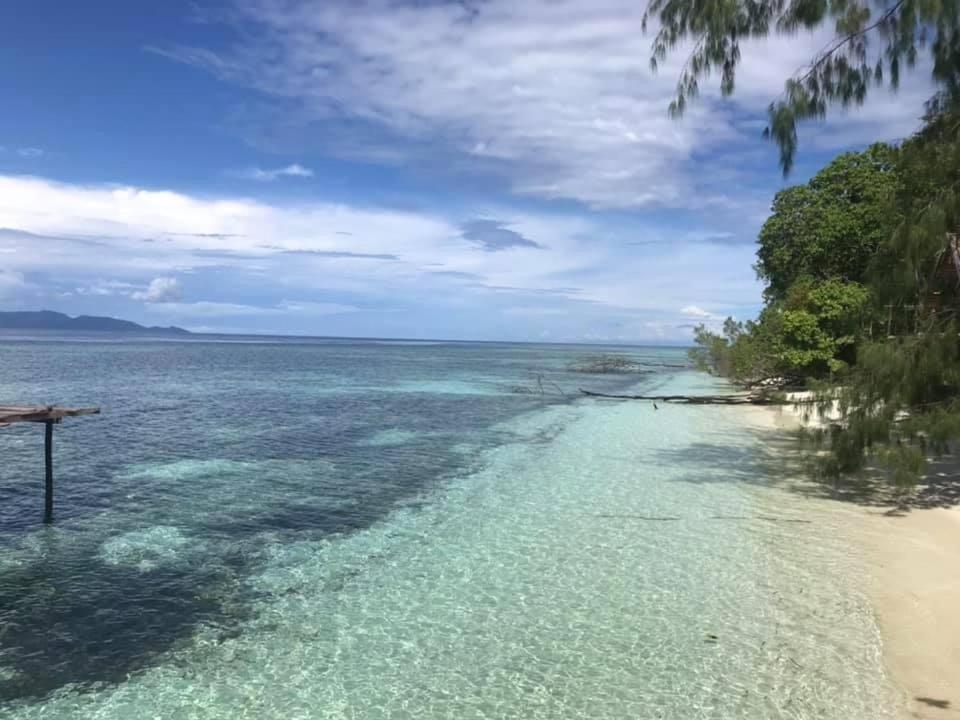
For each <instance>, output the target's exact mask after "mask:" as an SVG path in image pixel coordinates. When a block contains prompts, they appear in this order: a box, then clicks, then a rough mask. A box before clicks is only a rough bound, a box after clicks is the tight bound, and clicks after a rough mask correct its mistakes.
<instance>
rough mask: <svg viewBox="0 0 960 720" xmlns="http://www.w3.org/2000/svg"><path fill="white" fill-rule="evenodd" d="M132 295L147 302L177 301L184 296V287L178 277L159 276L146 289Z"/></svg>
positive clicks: (135, 298)
mask: <svg viewBox="0 0 960 720" xmlns="http://www.w3.org/2000/svg"><path fill="white" fill-rule="evenodd" d="M130 297H131V298H133V299H134V300H142V301H143V302H145V303H175V302H177V301H179V300H180V299H181V298H182V297H183V288H182V287H181V286H180V281H179V280H177V279H176V278H172V277H158V278H154V279H153V280H151V281H150V285H149V286H147V289H146V290H140V291H137V292H134V293H132V294H131V295H130Z"/></svg>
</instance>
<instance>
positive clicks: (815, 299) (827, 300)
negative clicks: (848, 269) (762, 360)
mask: <svg viewBox="0 0 960 720" xmlns="http://www.w3.org/2000/svg"><path fill="white" fill-rule="evenodd" d="M869 299H870V292H869V290H867V289H866V288H865V287H864V286H862V285H860V284H858V283H845V282H842V281H840V280H828V281H825V282H823V283H814V282H811V281H806V280H805V281H802V282H799V283H797V284H796V285H794V286H793V287H791V288H790V291H789V293H788V295H787V297H786V299H785V300H784V301H782V302H781V303H778V304H776V305H773V306H771V307H768V308H767V309H766V310H765V311H764V313H763V314H762V315H761V318H760V325H761V326H763V335H764V336H765V337H766V342H765V345H766V347H767V348H768V352H770V354H772V356H773V358H774V360H775V364H776V367H777V368H778V369H779V370H780V371H781V372H782V373H784V374H789V375H802V376H807V377H824V376H826V375H829V374H831V373H836V372H839V371H840V370H843V369H844V368H846V367H847V365H848V363H849V362H850V361H851V360H852V359H853V356H854V353H855V351H854V345H855V343H856V340H857V335H858V332H859V330H860V326H861V324H862V319H863V315H864V312H865V310H866V308H867V306H868V302H869Z"/></svg>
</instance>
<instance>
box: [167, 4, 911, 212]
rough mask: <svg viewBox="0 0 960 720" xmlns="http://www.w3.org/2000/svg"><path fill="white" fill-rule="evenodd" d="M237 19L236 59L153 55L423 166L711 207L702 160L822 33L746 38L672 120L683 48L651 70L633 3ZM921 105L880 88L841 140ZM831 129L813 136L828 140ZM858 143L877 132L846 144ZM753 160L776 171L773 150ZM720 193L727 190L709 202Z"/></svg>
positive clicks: (559, 193) (886, 126) (289, 8)
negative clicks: (360, 129) (387, 139)
mask: <svg viewBox="0 0 960 720" xmlns="http://www.w3.org/2000/svg"><path fill="white" fill-rule="evenodd" d="M237 9H238V13H239V15H240V17H242V18H244V19H245V20H246V21H248V22H250V23H252V24H253V25H254V28H255V32H247V33H244V34H243V35H242V36H241V37H242V38H243V39H242V40H241V41H239V42H238V44H237V45H235V46H234V47H233V48H232V50H229V51H227V52H221V53H215V52H213V51H211V50H209V49H204V48H174V49H166V50H162V51H160V52H161V53H162V54H164V55H167V56H169V57H174V58H176V59H178V60H181V61H183V62H187V63H190V64H194V65H198V66H201V67H204V68H206V69H208V70H209V71H211V72H213V73H215V74H216V75H218V76H219V77H221V78H224V79H227V80H229V81H232V82H238V83H242V84H245V85H249V86H252V87H254V88H257V89H259V90H261V91H263V92H264V93H267V94H270V95H273V96H276V97H279V98H281V99H289V100H293V101H295V104H296V106H297V107H298V108H302V109H304V112H305V113H306V115H307V117H308V119H311V120H318V121H320V122H321V123H322V124H323V127H324V128H327V127H331V126H336V127H340V125H338V123H340V121H341V120H342V119H344V118H346V119H347V120H349V121H352V122H353V123H354V124H355V125H360V126H364V127H375V128H377V130H378V132H379V133H380V134H381V135H382V134H383V133H387V134H388V135H390V136H391V137H394V138H398V139H400V140H402V141H404V142H406V143H407V144H408V145H411V146H416V145H417V144H419V143H425V144H427V145H429V151H430V153H431V156H433V155H435V154H436V153H437V152H438V151H441V150H442V151H445V152H447V153H450V154H452V155H453V156H455V157H457V158H458V159H459V160H458V161H459V162H461V163H463V162H465V163H466V164H467V165H471V166H476V167H480V168H485V169H491V168H493V169H499V170H500V171H502V172H504V173H505V174H506V175H507V176H508V178H509V179H510V182H511V183H512V188H513V190H514V192H517V193H520V194H526V195H536V196H540V197H548V198H564V199H575V200H578V201H581V202H583V203H585V204H587V205H590V206H594V207H639V206H647V205H655V204H663V205H669V206H682V207H690V206H699V205H703V204H705V203H709V202H710V201H711V199H710V198H709V197H708V195H709V193H706V192H705V190H704V188H707V187H713V186H714V185H716V182H717V181H716V179H715V178H712V177H711V175H710V174H709V173H706V174H704V173H702V172H701V171H700V169H699V168H696V167H694V166H695V165H696V164H697V162H696V161H697V160H698V159H699V161H700V163H701V164H702V158H703V156H704V155H705V154H709V153H714V152H726V153H730V152H732V151H735V149H736V147H737V146H738V145H741V144H742V142H743V140H744V139H747V138H749V141H750V142H752V143H753V142H756V143H759V142H760V140H759V134H760V129H761V127H762V123H761V124H760V125H759V126H757V125H756V123H755V122H754V125H753V126H751V125H750V123H749V122H747V119H750V120H752V121H755V120H757V119H758V118H762V117H763V116H764V113H765V109H766V107H767V105H768V103H769V102H770V101H771V100H773V99H775V98H776V97H777V96H778V95H779V94H780V93H781V91H782V89H783V82H784V80H785V79H786V78H787V77H789V76H790V75H791V73H793V72H794V71H795V70H796V69H797V68H798V67H801V66H803V64H804V63H805V62H806V61H808V60H809V59H810V58H811V57H812V56H813V55H814V53H815V52H816V50H818V49H819V48H820V47H822V45H823V44H824V41H825V39H826V37H827V36H826V35H825V33H823V32H821V33H819V34H803V33H801V34H797V35H794V36H792V37H791V38H790V39H789V41H786V40H785V39H784V38H782V37H775V38H768V39H762V40H745V41H744V42H743V43H742V55H743V58H744V62H743V66H742V68H741V70H740V72H739V75H738V82H737V93H736V95H735V96H734V98H733V100H732V101H730V102H721V101H720V99H719V97H718V96H719V93H718V90H717V85H718V80H717V79H716V78H708V79H705V80H704V82H703V83H702V85H703V98H702V100H701V101H700V102H697V103H694V104H693V105H692V106H691V108H690V110H689V111H688V113H687V116H686V117H685V118H684V119H683V120H682V121H680V122H675V121H673V120H671V119H670V118H668V117H667V113H666V107H667V104H668V102H669V100H670V99H671V97H672V94H673V92H674V89H675V84H676V80H677V77H678V74H679V72H680V65H681V64H682V62H683V60H684V58H685V57H686V56H687V52H688V50H689V48H685V47H683V46H679V47H677V48H676V49H675V50H674V52H673V53H672V54H671V56H670V58H669V59H668V61H667V62H666V63H665V64H664V66H663V67H662V68H661V71H660V72H659V73H658V74H656V75H651V73H650V71H649V69H648V54H649V44H650V41H651V40H652V35H649V34H648V35H644V34H643V33H642V31H641V28H640V18H641V16H642V13H643V10H644V3H642V2H636V0H594V1H592V2H558V1H556V0H525V1H524V2H519V3H518V2H515V1H514V0H488V1H487V2H483V3H412V2H411V3H404V2H397V1H396V0H365V1H363V2H350V3H345V2H330V1H329V0H305V1H303V2H294V3H291V2H287V1H286V0H282V1H281V0H262V1H261V2H258V3H245V4H241V5H238V8H237ZM922 86H923V83H920V87H922ZM914 100H916V98H912V97H911V101H914ZM920 110H921V108H920V107H919V105H918V106H917V107H904V106H903V103H902V102H899V101H898V99H896V98H891V97H888V96H887V95H886V94H885V93H882V92H880V93H875V94H874V95H873V96H872V97H871V100H870V101H869V104H868V107H867V108H866V109H864V110H863V111H857V112H854V113H852V114H851V117H850V118H847V119H846V120H844V121H843V122H842V123H841V132H842V133H846V132H849V131H851V130H850V129H851V128H859V129H860V130H861V131H862V130H863V129H864V128H869V130H870V131H871V132H872V133H880V134H881V136H882V134H883V133H885V132H892V133H895V134H902V132H903V128H906V127H912V126H915V120H916V116H917V115H918V114H919V112H920ZM877 118H882V122H877ZM911 123H912V124H913V125H911ZM341 125H342V123H341ZM831 127H832V126H830V125H828V126H827V128H826V129H827V131H828V132H826V133H824V134H823V136H822V137H823V138H824V139H825V140H824V141H825V142H828V143H829V142H830V140H829V139H828V138H830V137H832V135H831V132H830V129H831ZM325 132H326V131H325ZM344 132H350V131H344ZM353 132H355V130H353ZM834 137H835V136H834ZM863 137H871V135H864V134H862V132H861V134H860V135H859V137H858V138H857V139H856V142H862V138H863ZM873 137H877V135H876V134H874V135H873ZM846 140H847V138H836V137H835V141H846ZM364 142H365V140H363V139H358V141H357V142H355V143H350V142H344V141H343V140H342V139H341V140H340V141H338V143H337V144H338V145H341V146H342V145H362V144H364ZM402 146H403V142H397V143H394V146H393V148H392V150H393V151H394V153H395V152H396V150H397V148H398V147H402ZM331 151H333V152H337V150H336V149H335V148H331ZM763 162H767V163H770V164H771V165H772V164H773V163H774V162H775V161H774V160H773V159H772V157H771V156H770V155H769V154H768V155H767V156H765V157H764V160H763ZM730 186H731V184H730V183H722V184H721V186H720V193H719V195H720V196H719V197H717V198H713V201H714V202H722V201H723V198H724V196H725V195H728V194H730V191H729V190H728V188H729V187H730Z"/></svg>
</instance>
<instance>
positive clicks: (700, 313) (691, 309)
mask: <svg viewBox="0 0 960 720" xmlns="http://www.w3.org/2000/svg"><path fill="white" fill-rule="evenodd" d="M680 314H681V315H686V316H688V317H698V318H712V317H714V314H713V313H712V312H710V311H709V310H704V309H703V308H702V307H699V306H698V305H687V306H685V307H683V308H681V309H680Z"/></svg>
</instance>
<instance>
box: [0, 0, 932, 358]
mask: <svg viewBox="0 0 960 720" xmlns="http://www.w3.org/2000/svg"><path fill="white" fill-rule="evenodd" d="M643 6H644V3H643V2H642V1H638V0H577V1H573V0H569V1H564V0H522V1H518V0H482V1H477V2H474V1H473V0H460V1H459V2H442V1H438V0H410V1H409V2H407V1H405V0H342V1H340V0H318V1H315V2H314V1H309V0H307V1H303V2H299V1H297V0H246V1H244V2H231V1H229V0H216V1H213V0H211V1H210V2H208V1H206V0H197V2H178V1H176V0H166V1H165V2H163V3H130V2H119V1H117V2H114V1H112V0H100V1H97V0H93V1H92V2H87V3H65V2H62V1H55V2H51V1H49V0H35V1H34V2H26V1H22V0H11V1H9V2H6V3H3V7H2V9H0V26H2V27H3V28H4V30H5V32H4V42H3V43H2V44H0V101H2V104H0V107H2V108H3V111H2V112H0V310H37V309H50V310H58V311H61V312H66V313H69V314H71V315H77V314H99V315H111V316H114V317H122V318H125V319H129V320H134V321H137V322H141V323H144V324H148V325H169V324H175V325H179V326H182V327H186V328H188V329H191V330H195V331H200V332H241V333H251V332H252V333H269V334H299V335H334V336H353V337H403V338H448V339H462V340H516V341H548V342H626V343H668V344H683V343H686V342H689V339H690V337H691V329H692V327H693V326H694V325H696V324H697V323H700V322H705V323H707V324H708V325H716V324H718V323H719V322H722V319H723V318H724V317H726V316H728V315H732V316H734V317H736V318H739V319H746V318H749V317H752V316H754V315H756V313H757V311H758V310H759V308H760V296H761V290H762V287H761V285H760V283H759V282H758V280H757V279H756V277H755V274H754V271H753V269H752V265H753V262H754V254H755V250H756V246H755V242H756V237H757V232H758V230H759V228H760V227H761V225H762V224H763V221H764V219H765V218H766V216H767V214H768V212H769V207H770V203H771V201H772V199H773V196H774V194H775V193H776V192H777V191H778V190H779V189H782V188H783V187H785V186H787V185H789V184H796V183H798V182H802V181H804V180H806V179H807V178H808V177H810V175H812V174H813V173H814V172H815V171H816V170H817V169H818V168H819V167H821V166H822V165H823V164H825V163H826V162H828V161H829V160H830V158H832V157H834V156H835V155H836V154H838V153H840V152H843V151H846V150H852V149H853V150H855V149H860V148H862V147H864V146H866V145H867V144H869V143H871V142H874V141H879V140H896V139H901V138H903V137H906V136H908V135H909V134H910V133H911V132H912V131H914V130H915V129H916V128H917V127H918V125H919V117H920V115H921V114H922V110H923V107H922V106H923V101H924V100H925V99H926V98H927V97H928V96H929V95H930V94H931V92H932V90H931V86H930V84H929V82H928V81H927V80H926V78H927V77H928V76H929V72H925V71H924V69H923V67H922V66H921V67H920V68H919V69H918V71H917V72H918V78H919V79H918V80H917V81H916V82H911V83H906V84H905V86H904V88H903V89H901V91H900V92H899V93H898V94H894V93H891V92H889V91H887V90H885V89H880V90H877V91H875V92H873V93H872V94H871V96H870V97H869V99H868V101H867V104H866V105H865V106H864V107H862V108H857V109H853V110H849V111H846V112H839V111H838V112H834V113H832V114H830V115H829V116H828V119H827V120H826V121H825V122H819V123H812V124H808V125H805V126H804V127H803V129H802V132H801V146H800V154H799V157H798V161H797V165H796V168H795V170H794V172H793V174H792V175H791V176H790V178H789V179H788V180H786V181H785V180H784V179H783V178H782V177H781V173H780V170H779V168H778V165H777V150H776V148H775V147H774V146H773V145H771V144H770V143H768V142H765V141H764V140H762V139H761V131H762V129H763V127H764V118H765V109H766V107H767V106H768V104H769V103H770V102H771V101H772V100H774V99H776V98H777V96H778V95H779V94H780V92H781V91H782V88H783V81H784V80H785V79H786V78H787V77H789V76H790V75H791V74H792V73H793V72H794V71H795V70H796V69H797V68H798V67H802V66H803V65H804V63H805V61H806V60H808V59H809V58H810V57H811V56H812V55H813V54H814V53H815V52H816V50H817V49H819V48H820V47H822V46H823V44H824V43H825V42H826V40H828V39H829V34H825V33H824V32H818V33H814V34H801V35H796V36H790V37H787V38H783V37H777V38H772V39H764V40H751V41H749V42H747V43H745V44H744V45H743V46H742V66H741V69H740V71H739V73H738V76H737V88H736V93H735V94H734V96H733V97H731V98H726V99H724V98H721V97H720V94H719V92H718V89H717V85H718V84H719V79H716V78H714V79H713V80H708V81H706V82H705V83H704V84H703V87H702V96H701V97H700V98H699V100H698V101H697V102H696V103H694V104H693V106H692V107H691V108H690V110H689V111H688V112H687V113H686V115H685V116H684V117H683V118H682V119H680V120H673V119H671V118H669V117H668V115H667V105H668V103H669V101H670V99H671V97H672V93H673V90H674V88H675V84H676V81H677V79H678V76H679V72H680V68H681V65H682V63H683V60H684V58H685V57H686V55H687V54H688V49H685V48H683V47H682V46H681V47H678V48H677V49H676V51H675V52H674V53H673V55H672V56H671V57H670V58H669V60H668V61H667V62H666V63H664V64H662V65H661V67H660V68H659V70H658V72H657V73H653V72H651V70H650V68H649V47H650V42H651V41H652V30H653V28H652V29H651V32H649V33H648V34H646V35H645V34H644V33H643V31H642V30H641V27H640V16H641V14H642V11H643Z"/></svg>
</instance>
